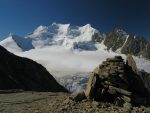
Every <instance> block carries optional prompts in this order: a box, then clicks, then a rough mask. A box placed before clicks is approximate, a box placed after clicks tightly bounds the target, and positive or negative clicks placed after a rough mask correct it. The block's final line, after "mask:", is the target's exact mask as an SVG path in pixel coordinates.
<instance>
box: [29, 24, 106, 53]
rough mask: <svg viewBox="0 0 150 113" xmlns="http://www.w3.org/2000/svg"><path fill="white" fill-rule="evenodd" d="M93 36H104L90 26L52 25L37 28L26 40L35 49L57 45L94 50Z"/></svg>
mask: <svg viewBox="0 0 150 113" xmlns="http://www.w3.org/2000/svg"><path fill="white" fill-rule="evenodd" d="M94 36H98V37H99V38H104V36H105V35H104V34H101V33H100V32H99V31H98V30H96V29H94V28H93V27H91V25H90V24H87V25H85V26H82V27H79V26H73V25H70V24H56V23H53V24H52V25H50V26H39V27H38V28H37V29H35V30H34V32H33V33H30V34H29V35H27V36H26V39H32V44H33V45H34V47H35V48H42V47H45V46H52V45H59V46H64V47H66V48H69V49H83V50H96V49H97V48H96V47H95V41H94V39H95V37H94Z"/></svg>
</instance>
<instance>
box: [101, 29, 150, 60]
mask: <svg viewBox="0 0 150 113" xmlns="http://www.w3.org/2000/svg"><path fill="white" fill-rule="evenodd" d="M104 44H105V45H106V46H107V49H108V50H110V49H111V50H112V51H114V52H119V53H122V54H126V55H127V54H131V55H134V56H142V57H145V58H146V59H150V42H149V41H147V40H146V39H145V38H144V37H140V36H135V35H130V34H128V33H126V32H125V31H123V30H121V29H114V30H113V31H112V32H110V33H108V34H107V35H106V38H105V41H104Z"/></svg>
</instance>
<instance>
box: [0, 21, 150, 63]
mask: <svg viewBox="0 0 150 113" xmlns="http://www.w3.org/2000/svg"><path fill="white" fill-rule="evenodd" d="M24 39H25V40H28V41H26V42H28V43H30V44H29V45H30V47H29V48H28V49H23V48H22V47H20V49H21V50H22V51H27V50H30V49H34V48H43V47H47V46H53V45H59V46H63V47H65V48H68V49H72V50H74V49H75V50H76V49H78V50H88V51H95V50H97V49H98V48H97V46H96V44H98V43H99V44H101V43H102V42H103V44H104V45H105V46H106V47H107V50H108V51H109V50H111V51H113V52H117V53H121V54H126V55H127V54H131V55H134V56H139V57H144V58H146V59H148V60H150V41H148V40H146V39H145V38H144V37H140V36H135V35H131V34H128V33H127V32H125V31H124V30H122V29H114V30H112V32H109V33H102V32H100V31H99V30H97V29H95V28H93V27H92V26H91V25H90V24H86V25H84V26H75V25H71V24H57V23H52V24H51V25H49V26H42V25H40V26H39V27H37V28H36V29H35V30H34V31H33V32H31V33H30V34H28V35H27V36H25V38H24ZM5 40H6V39H5ZM2 42H4V41H1V42H0V44H1V45H2V46H4V47H6V48H8V46H5V45H8V44H7V43H8V42H6V44H3V43H2ZM14 42H16V41H15V40H14ZM16 43H17V44H18V42H16ZM21 45H22V44H21ZM25 45H27V44H25ZM29 45H27V46H29Z"/></svg>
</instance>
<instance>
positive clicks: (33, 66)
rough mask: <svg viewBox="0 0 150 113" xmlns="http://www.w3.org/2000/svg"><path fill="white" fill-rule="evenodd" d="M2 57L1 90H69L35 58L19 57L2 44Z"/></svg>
mask: <svg viewBox="0 0 150 113" xmlns="http://www.w3.org/2000/svg"><path fill="white" fill-rule="evenodd" d="M0 59H1V61H0V90H7V89H23V90H33V91H53V92H54V91H55V92H66V91H67V90H66V89H65V88H64V87H62V86H61V85H59V84H58V83H57V81H56V80H55V79H54V78H53V76H52V75H51V74H50V73H49V72H48V71H47V70H46V69H45V68H44V67H43V66H42V65H40V64H38V63H36V62H35V61H33V60H30V59H28V58H23V57H18V56H16V55H14V54H12V53H10V52H8V51H7V50H6V49H5V48H3V47H2V46H0Z"/></svg>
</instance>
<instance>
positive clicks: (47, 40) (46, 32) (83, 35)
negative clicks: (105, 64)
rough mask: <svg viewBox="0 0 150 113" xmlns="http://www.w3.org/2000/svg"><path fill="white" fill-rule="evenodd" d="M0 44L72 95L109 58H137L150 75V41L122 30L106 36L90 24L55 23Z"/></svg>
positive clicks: (12, 37) (141, 67)
mask: <svg viewBox="0 0 150 113" xmlns="http://www.w3.org/2000/svg"><path fill="white" fill-rule="evenodd" d="M0 45H2V46H4V47H5V48H6V49H8V50H9V51H11V52H13V53H15V54H17V55H19V56H22V57H27V58H30V59H32V60H35V61H36V62H38V63H40V64H42V65H43V66H44V67H46V68H47V70H48V71H49V72H50V73H51V74H52V75H53V76H54V77H55V78H56V79H57V80H58V81H59V83H61V84H62V85H64V86H65V87H66V88H68V89H69V90H70V91H72V92H78V91H79V90H83V87H84V86H85V81H87V77H85V75H86V76H87V75H88V73H89V72H91V71H92V70H93V69H94V68H95V67H96V66H98V65H99V64H101V63H102V61H104V60H106V58H110V57H113V56H116V55H121V56H122V57H123V58H124V59H126V56H125V54H132V55H134V59H135V61H136V63H137V66H138V68H139V69H140V70H145V71H146V72H149V73H150V61H149V60H146V59H145V58H147V59H149V58H150V42H148V41H147V40H145V39H144V38H141V37H137V36H134V35H130V34H128V33H126V32H125V31H124V30H121V29H115V30H113V31H112V32H110V33H107V34H105V33H101V32H100V31H98V30H97V29H95V28H93V27H92V26H91V25H90V24H87V25H84V26H74V25H70V24H56V23H53V24H52V25H50V26H39V27H38V28H37V29H35V30H34V31H33V32H32V33H30V34H28V35H27V36H26V37H24V38H21V37H19V36H16V35H10V36H9V37H8V38H6V39H5V40H3V41H1V42H0ZM139 56H140V57H139ZM79 73H82V74H79ZM81 86H83V87H81Z"/></svg>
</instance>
